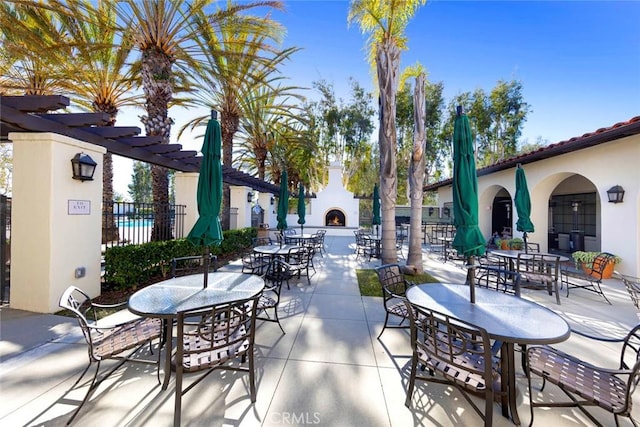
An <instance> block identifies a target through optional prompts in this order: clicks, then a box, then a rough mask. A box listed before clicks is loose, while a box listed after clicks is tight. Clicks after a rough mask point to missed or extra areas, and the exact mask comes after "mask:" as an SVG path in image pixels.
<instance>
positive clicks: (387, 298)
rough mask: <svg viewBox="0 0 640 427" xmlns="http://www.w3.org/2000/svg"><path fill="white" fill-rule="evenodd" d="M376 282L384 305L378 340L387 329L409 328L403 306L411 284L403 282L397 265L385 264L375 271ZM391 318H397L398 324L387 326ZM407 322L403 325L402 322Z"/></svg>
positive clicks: (406, 313) (407, 316) (402, 276)
mask: <svg viewBox="0 0 640 427" xmlns="http://www.w3.org/2000/svg"><path fill="white" fill-rule="evenodd" d="M375 271H376V274H377V275H378V280H379V281H380V285H381V286H382V298H383V303H384V312H385V316H384V326H383V327H382V330H381V331H380V334H378V338H380V337H381V336H382V333H383V332H384V330H385V329H387V328H401V329H407V328H409V323H408V319H409V313H408V312H407V306H406V305H405V301H406V299H407V298H406V293H407V289H408V288H409V286H412V285H413V283H411V282H409V281H407V280H405V278H404V275H403V274H402V271H401V270H400V265H399V264H385V265H382V266H380V267H377V268H376V269H375ZM391 316H393V317H396V318H399V323H397V324H395V325H389V319H390V318H391ZM405 321H407V323H406V324H405V323H404V322H405Z"/></svg>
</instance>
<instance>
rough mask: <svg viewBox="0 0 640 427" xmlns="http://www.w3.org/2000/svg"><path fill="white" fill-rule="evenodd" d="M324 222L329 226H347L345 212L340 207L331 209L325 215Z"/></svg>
mask: <svg viewBox="0 0 640 427" xmlns="http://www.w3.org/2000/svg"><path fill="white" fill-rule="evenodd" d="M324 224H325V225H326V226H329V227H345V226H346V225H347V224H346V219H345V216H344V212H342V211H341V210H339V209H331V210H329V212H327V214H326V215H325V217H324Z"/></svg>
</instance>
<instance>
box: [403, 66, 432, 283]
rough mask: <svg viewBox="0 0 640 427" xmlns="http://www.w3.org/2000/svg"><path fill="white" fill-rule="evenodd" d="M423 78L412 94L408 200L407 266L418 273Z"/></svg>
mask: <svg viewBox="0 0 640 427" xmlns="http://www.w3.org/2000/svg"><path fill="white" fill-rule="evenodd" d="M424 80H425V76H424V74H420V75H419V76H418V77H416V86H415V88H414V92H413V123H414V130H413V152H412V155H411V161H410V162H409V199H410V201H411V222H410V226H409V254H408V255H407V264H408V265H412V266H414V267H415V268H416V270H417V272H418V273H422V272H423V267H422V199H423V193H422V186H423V184H424V168H425V155H424V153H425V149H426V147H425V140H426V132H425V122H426V117H427V112H426V102H425V96H424V88H425V81H424Z"/></svg>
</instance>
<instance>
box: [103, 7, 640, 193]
mask: <svg viewBox="0 0 640 427" xmlns="http://www.w3.org/2000/svg"><path fill="white" fill-rule="evenodd" d="M286 5H287V11H286V13H275V14H274V18H275V19H277V20H278V21H280V22H281V23H282V24H283V25H284V26H285V27H286V28H287V36H286V39H285V42H284V46H286V47H289V46H297V47H301V48H302V51H300V52H298V53H296V54H294V55H293V57H292V61H291V62H290V63H289V64H287V65H286V66H285V67H284V68H283V74H284V75H286V76H288V77H290V78H291V83H292V84H296V85H299V86H305V87H311V84H312V82H313V81H317V80H320V79H324V80H326V81H328V82H330V83H333V85H334V87H335V89H336V94H337V95H338V96H339V97H342V98H343V99H346V98H347V97H348V95H349V94H348V78H349V77H353V78H355V79H356V80H357V81H359V82H360V84H362V85H363V86H364V87H365V88H367V89H368V90H371V91H373V90H374V87H373V79H372V74H371V71H370V69H369V66H368V64H367V63H366V59H365V52H364V46H365V40H366V36H365V35H363V34H361V32H360V28H359V27H358V26H357V25H352V26H351V27H349V26H348V24H347V12H348V8H349V2H348V1H346V0H317V1H308V0H294V1H287V2H286ZM639 23H640V2H638V1H442V0H434V1H431V2H428V3H427V4H426V5H425V6H422V7H421V8H420V9H419V10H418V12H417V14H416V15H415V16H414V18H413V19H412V20H411V22H410V23H409V25H408V27H407V36H408V38H409V42H408V44H409V49H408V50H407V51H404V52H403V53H402V61H401V68H404V67H406V66H408V65H412V64H415V63H416V62H418V61H419V62H420V63H421V64H422V65H424V66H425V67H426V69H427V71H428V78H429V80H430V81H433V82H439V81H442V82H443V83H444V88H445V92H444V96H445V100H446V101H448V100H449V99H451V98H452V97H453V96H455V95H456V94H458V93H461V92H468V91H470V92H472V91H474V90H475V89H477V88H482V89H484V90H485V91H486V92H489V91H490V90H491V89H492V88H493V87H494V86H495V85H496V83H497V82H498V81H499V80H501V79H502V80H511V79H517V80H519V81H521V82H522V84H523V96H524V99H525V101H526V102H528V103H529V104H530V107H531V110H532V111H531V113H530V114H529V116H528V118H527V121H526V123H525V124H524V127H523V132H522V138H524V139H528V140H529V142H534V141H535V140H536V138H537V137H542V138H543V139H545V140H547V141H548V142H549V143H555V142H559V141H562V140H566V139H569V138H571V137H574V136H580V135H582V134H584V133H587V132H592V131H594V130H596V129H599V128H601V127H608V126H611V125H613V124H615V123H617V122H621V121H626V120H629V119H630V118H632V117H635V116H637V115H640V29H639ZM307 95H308V96H310V97H314V96H316V94H315V93H314V92H313V91H312V90H309V91H308V92H307ZM189 114H192V113H190V112H184V111H170V115H171V116H172V117H174V119H175V120H176V125H175V126H174V127H173V129H172V134H173V136H172V140H174V141H175V135H176V134H177V132H178V129H179V127H181V126H182V124H184V123H185V122H186V121H187V117H188V115H189ZM127 116H128V117H126V118H125V117H121V118H119V123H118V124H119V125H125V124H135V123H134V122H131V119H132V118H134V117H135V116H133V117H132V115H131V114H127ZM138 126H140V127H141V128H143V127H142V126H141V125H139V124H138ZM178 142H179V143H181V144H182V145H183V146H184V148H185V149H195V150H199V149H200V145H201V141H194V140H192V139H191V138H190V137H189V136H187V137H186V138H184V139H181V140H180V141H178ZM127 164H128V163H127V162H120V161H118V162H117V163H116V165H115V166H116V167H118V168H120V167H122V168H126V167H127ZM120 165H122V166H120ZM129 168H130V166H129ZM118 171H120V169H118ZM116 175H117V176H120V177H121V178H120V179H118V180H117V181H116V182H115V183H114V184H115V185H116V191H118V192H120V193H122V194H126V182H128V179H125V178H128V177H130V175H131V173H130V172H128V173H126V172H124V173H122V174H120V173H118V174H116Z"/></svg>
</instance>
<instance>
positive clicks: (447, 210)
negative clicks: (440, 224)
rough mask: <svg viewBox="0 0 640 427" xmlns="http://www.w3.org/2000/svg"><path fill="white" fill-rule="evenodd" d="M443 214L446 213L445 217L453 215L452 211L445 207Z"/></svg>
mask: <svg viewBox="0 0 640 427" xmlns="http://www.w3.org/2000/svg"><path fill="white" fill-rule="evenodd" d="M442 212H443V213H444V216H449V214H450V213H451V210H450V209H449V208H447V207H445V208H444V209H443V210H442Z"/></svg>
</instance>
